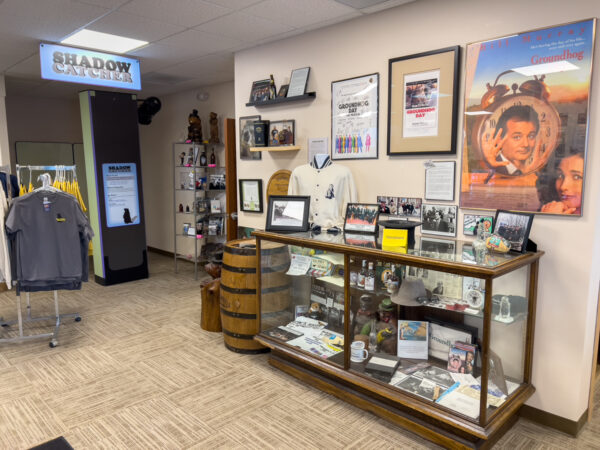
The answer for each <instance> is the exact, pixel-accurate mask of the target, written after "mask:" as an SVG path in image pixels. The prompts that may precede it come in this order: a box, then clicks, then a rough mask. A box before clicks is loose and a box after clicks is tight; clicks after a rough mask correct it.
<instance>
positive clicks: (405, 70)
mask: <svg viewBox="0 0 600 450" xmlns="http://www.w3.org/2000/svg"><path fill="white" fill-rule="evenodd" d="M459 60H460V46H459V45H455V46H452V47H446V48H442V49H438V50H431V51H428V52H423V53H417V54H413V55H408V56H401V57H398V58H392V59H390V60H389V61H388V117H387V154H388V155H391V156H398V155H439V154H444V155H454V154H456V136H457V129H456V126H457V120H458V117H457V115H458V88H459V72H460V68H459ZM434 70H439V71H440V76H439V79H437V82H438V83H439V86H438V87H437V89H438V91H439V92H438V94H439V95H438V96H437V114H438V116H437V120H438V122H437V130H438V132H437V133H436V134H435V135H433V134H431V135H426V134H423V135H415V136H405V135H404V134H405V133H404V128H403V127H404V122H403V121H404V120H405V105H407V101H406V98H405V94H406V93H407V90H406V88H409V87H408V86H406V88H405V76H406V75H410V76H417V75H419V74H423V76H424V77H425V76H426V74H427V73H428V72H431V71H434ZM424 81H426V80H424ZM412 83H417V84H418V82H414V81H413V82H412ZM411 107H412V106H411ZM398 123H400V126H398ZM399 128H400V131H398V129H399ZM413 131H414V132H418V130H417V127H415V129H414V130H413Z"/></svg>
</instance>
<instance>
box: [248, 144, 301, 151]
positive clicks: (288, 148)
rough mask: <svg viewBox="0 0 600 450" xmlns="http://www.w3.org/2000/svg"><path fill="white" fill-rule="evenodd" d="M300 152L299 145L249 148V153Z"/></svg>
mask: <svg viewBox="0 0 600 450" xmlns="http://www.w3.org/2000/svg"><path fill="white" fill-rule="evenodd" d="M294 150H300V146H299V145H280V146H276V147H275V146H273V147H250V151H251V152H289V151H294Z"/></svg>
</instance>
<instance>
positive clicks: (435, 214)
mask: <svg viewBox="0 0 600 450" xmlns="http://www.w3.org/2000/svg"><path fill="white" fill-rule="evenodd" d="M422 209H423V213H422V218H421V220H422V221H423V225H422V228H421V230H422V232H423V234H435V235H438V236H451V237H454V236H456V215H457V214H456V213H457V208H456V205H434V204H432V203H423V208H422Z"/></svg>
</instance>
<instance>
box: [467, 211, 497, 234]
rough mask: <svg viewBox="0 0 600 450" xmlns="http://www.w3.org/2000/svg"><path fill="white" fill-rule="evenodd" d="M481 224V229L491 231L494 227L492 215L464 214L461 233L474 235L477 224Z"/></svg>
mask: <svg viewBox="0 0 600 450" xmlns="http://www.w3.org/2000/svg"><path fill="white" fill-rule="evenodd" d="M480 223H481V224H483V231H486V232H488V233H491V232H492V230H493V229H494V227H493V225H494V217H493V216H477V215H474V214H465V215H464V217H463V234H464V235H466V236H475V235H476V234H477V226H478V225H479V224H480Z"/></svg>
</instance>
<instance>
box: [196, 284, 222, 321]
mask: <svg viewBox="0 0 600 450" xmlns="http://www.w3.org/2000/svg"><path fill="white" fill-rule="evenodd" d="M220 288H221V279H220V278H217V279H216V280H212V281H210V282H209V283H207V284H205V285H203V286H202V312H201V313H200V326H201V327H202V329H203V330H206V331H221V305H220V302H219V295H220V291H221V289H220Z"/></svg>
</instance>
